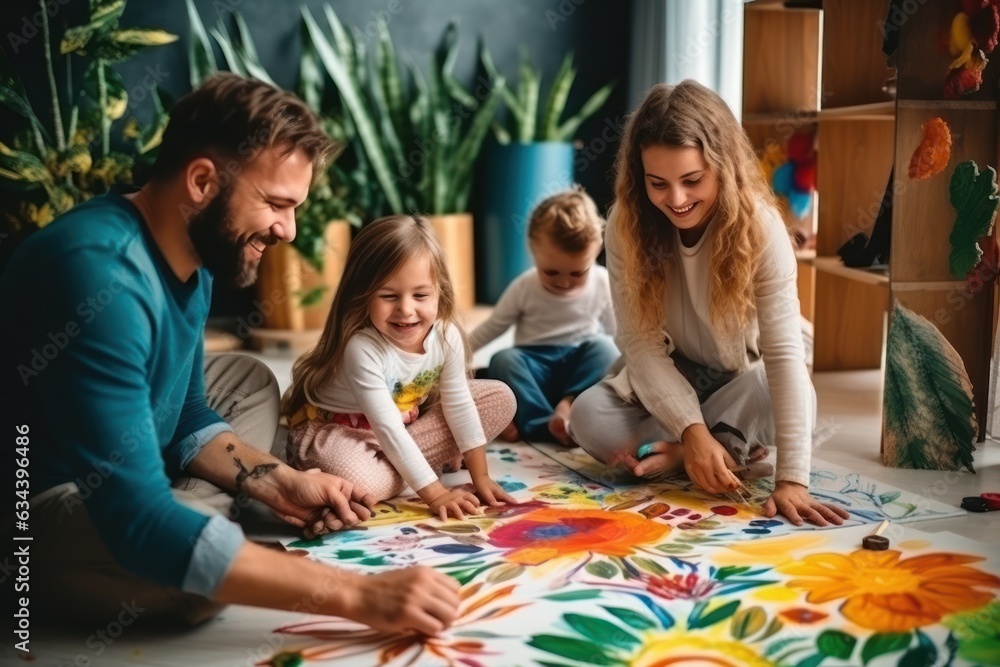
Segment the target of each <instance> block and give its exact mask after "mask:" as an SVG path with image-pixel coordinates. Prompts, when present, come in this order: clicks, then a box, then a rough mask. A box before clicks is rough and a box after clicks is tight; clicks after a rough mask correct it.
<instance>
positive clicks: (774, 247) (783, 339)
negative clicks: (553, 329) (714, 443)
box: [605, 209, 815, 486]
mask: <svg viewBox="0 0 1000 667" xmlns="http://www.w3.org/2000/svg"><path fill="white" fill-rule="evenodd" d="M761 223H762V225H761V227H762V229H763V232H764V251H763V253H762V255H761V261H760V263H759V266H758V268H757V272H756V275H755V276H754V298H755V303H756V307H757V313H756V317H755V319H754V320H753V321H752V322H751V323H750V326H748V327H747V329H746V330H745V331H737V332H724V331H719V330H717V329H716V328H715V327H714V326H713V325H712V320H711V314H710V298H709V292H710V285H711V280H710V277H711V261H710V260H711V256H712V235H711V231H712V230H711V229H709V230H707V231H706V232H705V234H704V235H703V236H702V238H701V239H700V240H699V242H698V243H697V244H696V245H695V246H694V247H691V248H685V247H684V246H683V244H681V243H680V239H679V235H677V232H676V230H675V239H674V240H675V247H676V248H677V255H676V256H675V257H673V258H663V262H662V264H663V267H664V268H663V270H664V271H666V272H667V276H666V278H667V289H666V293H665V294H664V295H663V300H664V307H665V313H666V322H664V323H663V329H662V330H661V329H659V328H648V327H641V326H638V325H637V323H635V322H633V321H632V318H631V317H630V316H629V314H628V313H627V312H626V308H625V307H624V303H625V301H624V294H623V289H622V285H621V276H622V272H623V270H624V264H623V258H622V255H621V247H620V244H619V241H618V236H617V235H618V229H617V225H616V224H615V220H614V216H613V215H612V219H611V220H609V222H608V227H607V233H606V240H605V243H606V247H607V259H608V271H609V273H610V275H611V289H612V296H613V299H614V303H615V316H616V318H617V321H618V333H617V335H616V337H615V342H616V343H617V344H618V348H619V349H620V350H621V352H622V356H623V359H624V362H625V365H624V368H623V369H622V371H621V372H620V373H618V375H616V376H615V377H613V378H611V379H609V380H608V382H609V384H610V385H611V386H612V387H613V388H614V389H615V391H616V392H617V393H618V395H619V396H621V397H622V398H623V399H625V400H632V397H638V399H639V401H640V402H641V403H642V405H643V406H644V407H645V408H646V409H647V410H649V412H650V413H651V414H652V415H653V416H654V417H655V418H656V419H657V420H658V421H659V422H660V423H661V424H662V425H663V426H664V427H665V428H666V429H668V430H669V431H670V432H672V433H674V434H676V435H677V436H678V437H679V436H680V435H681V434H682V433H683V432H684V430H685V429H686V428H687V427H688V426H691V425H692V424H704V417H703V415H702V412H701V405H700V403H699V401H698V395H697V393H696V392H695V389H694V388H693V387H692V386H691V384H690V383H689V382H688V381H687V380H685V378H684V376H683V375H682V374H681V373H680V371H679V370H678V369H677V367H676V366H675V365H674V362H673V360H672V359H671V358H670V355H671V354H672V353H673V352H674V350H677V351H678V352H680V353H681V354H682V355H684V356H685V357H687V358H688V359H691V360H692V361H695V362H697V363H698V364H701V365H703V366H707V367H709V368H713V369H718V370H720V371H723V372H728V373H741V372H743V371H744V370H746V369H747V368H748V367H749V366H750V364H751V363H753V362H755V361H757V360H760V359H763V363H764V370H765V372H766V374H767V383H768V387H769V389H770V393H771V404H772V406H773V408H774V424H775V442H774V446H775V448H776V449H777V466H776V475H775V479H776V480H787V481H791V482H797V483H799V484H803V485H805V486H808V485H809V466H810V458H811V455H812V432H813V425H814V421H815V415H814V414H813V409H812V383H811V380H810V379H809V373H808V370H807V368H806V364H805V350H804V345H803V341H802V328H801V323H800V316H799V313H800V308H799V299H798V286H797V282H796V275H797V273H796V271H797V266H796V260H795V252H794V249H793V248H792V244H791V241H790V239H789V236H788V232H787V231H786V229H785V225H784V223H783V222H782V220H781V217H780V216H779V215H778V213H777V212H776V211H774V210H773V209H766V210H764V211H763V214H762V215H761ZM664 332H666V334H667V336H666V339H664V335H663V333H664Z"/></svg>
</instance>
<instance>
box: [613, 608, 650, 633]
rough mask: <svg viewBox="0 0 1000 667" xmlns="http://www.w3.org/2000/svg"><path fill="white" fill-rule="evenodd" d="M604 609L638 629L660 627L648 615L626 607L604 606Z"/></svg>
mask: <svg viewBox="0 0 1000 667" xmlns="http://www.w3.org/2000/svg"><path fill="white" fill-rule="evenodd" d="M604 611H606V612H608V613H609V614H611V615H612V616H614V617H615V618H617V619H618V620H619V621H622V622H623V623H625V624H626V625H628V626H629V627H631V628H635V629H636V630H652V629H653V628H656V627H659V626H658V625H657V624H656V622H655V621H651V620H649V619H648V618H647V617H646V616H643V615H642V614H640V613H639V612H637V611H632V610H631V609H625V608H624V607H604Z"/></svg>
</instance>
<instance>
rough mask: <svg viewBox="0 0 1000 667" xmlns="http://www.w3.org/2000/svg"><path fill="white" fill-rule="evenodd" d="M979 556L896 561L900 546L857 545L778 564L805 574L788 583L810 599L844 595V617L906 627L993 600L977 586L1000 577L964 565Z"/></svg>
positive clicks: (995, 584) (994, 583)
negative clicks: (857, 547)
mask: <svg viewBox="0 0 1000 667" xmlns="http://www.w3.org/2000/svg"><path fill="white" fill-rule="evenodd" d="M981 560H983V559H982V558H979V557H976V556H964V555H961V554H951V553H935V554H926V555H922V556H915V557H913V558H908V559H905V560H900V552H899V551H895V550H888V551H867V550H864V549H861V550H858V551H855V552H853V553H851V554H849V555H845V554H834V553H820V554H812V555H808V556H806V557H805V558H803V559H802V560H800V561H797V562H794V563H789V564H787V565H782V566H779V568H778V569H779V571H781V572H784V573H785V574H792V575H798V576H802V577H807V578H805V579H794V580H792V581H790V582H788V586H789V587H791V588H801V589H805V590H806V591H807V592H808V593H807V595H806V599H807V600H808V601H809V602H811V603H814V604H820V603H824V602H830V601H831V600H838V599H841V598H846V599H847V600H846V602H844V604H843V605H842V606H841V607H840V612H841V614H843V615H844V617H845V618H847V619H848V620H850V621H853V622H854V623H857V624H858V625H860V626H862V627H865V628H871V629H873V630H877V631H879V632H907V631H910V630H912V629H914V628H919V627H921V626H925V625H931V624H933V623H937V622H939V621H940V620H941V618H942V617H943V616H945V615H947V614H952V613H955V612H959V611H965V610H967V609H976V608H978V607H981V606H983V605H985V604H986V603H987V602H989V601H990V600H991V599H993V593H991V592H987V591H984V590H981V589H982V588H1000V578H997V577H995V576H994V575H992V574H987V573H985V572H981V571H980V570H977V569H975V568H972V567H968V566H967V564H968V563H974V562H976V561H981Z"/></svg>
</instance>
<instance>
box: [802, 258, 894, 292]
mask: <svg viewBox="0 0 1000 667" xmlns="http://www.w3.org/2000/svg"><path fill="white" fill-rule="evenodd" d="M812 265H813V266H815V267H816V270H817V271H822V272H824V273H832V274H834V275H837V276H840V277H842V278H847V279H849V280H854V281H856V282H860V283H865V284H867V285H888V284H889V268H888V267H884V268H881V269H855V268H852V267H849V266H844V262H843V261H841V259H840V257H817V258H815V259H814V260H812Z"/></svg>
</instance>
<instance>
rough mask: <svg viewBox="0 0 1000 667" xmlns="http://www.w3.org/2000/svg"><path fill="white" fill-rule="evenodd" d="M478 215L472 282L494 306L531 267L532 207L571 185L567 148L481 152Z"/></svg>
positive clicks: (570, 158) (547, 144) (517, 146)
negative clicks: (480, 211) (482, 177)
mask: <svg viewBox="0 0 1000 667" xmlns="http://www.w3.org/2000/svg"><path fill="white" fill-rule="evenodd" d="M486 157H487V163H486V169H485V175H486V180H485V181H484V183H485V186H484V188H483V190H484V192H483V197H484V213H483V214H482V215H480V216H478V220H477V222H478V224H477V227H476V267H477V271H476V273H477V276H476V284H477V285H478V300H479V302H481V303H496V301H497V299H499V298H500V295H501V294H502V293H503V291H504V289H505V288H506V287H507V285H509V284H510V282H511V281H512V280H513V279H514V278H516V277H517V276H518V275H520V274H521V273H523V272H524V271H525V270H527V269H528V268H529V267H530V266H531V265H532V259H531V252H530V251H529V249H528V241H527V233H528V217H529V216H530V215H531V211H532V210H533V209H534V208H535V206H536V205H537V204H538V203H539V202H540V201H542V200H543V199H545V198H546V197H548V196H550V195H553V194H555V193H557V192H559V191H560V190H565V189H566V188H569V187H570V186H572V185H573V144H570V143H562V142H543V143H533V144H515V143H512V144H508V145H505V146H504V145H499V144H493V145H491V146H490V147H489V148H488V149H487V156H486Z"/></svg>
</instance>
